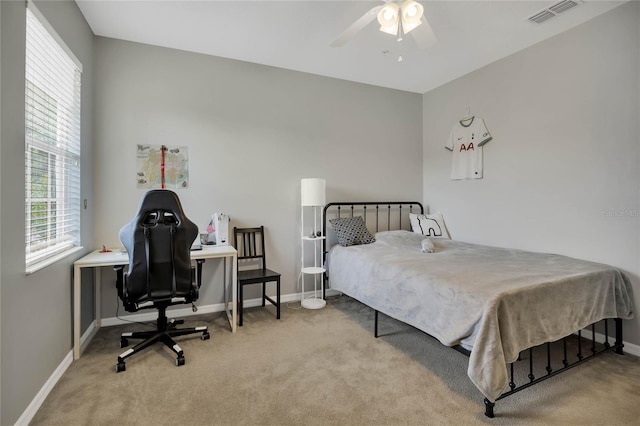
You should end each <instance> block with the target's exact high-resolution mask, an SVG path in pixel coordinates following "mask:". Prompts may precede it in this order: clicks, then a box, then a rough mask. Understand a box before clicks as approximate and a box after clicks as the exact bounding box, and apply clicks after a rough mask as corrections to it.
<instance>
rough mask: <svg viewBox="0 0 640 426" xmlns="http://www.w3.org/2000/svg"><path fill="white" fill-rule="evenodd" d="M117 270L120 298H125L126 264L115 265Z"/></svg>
mask: <svg viewBox="0 0 640 426" xmlns="http://www.w3.org/2000/svg"><path fill="white" fill-rule="evenodd" d="M113 270H114V271H116V288H117V289H118V297H119V298H120V300H124V298H123V295H124V265H117V266H114V267H113Z"/></svg>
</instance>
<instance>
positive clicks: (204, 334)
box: [201, 331, 211, 340]
mask: <svg viewBox="0 0 640 426" xmlns="http://www.w3.org/2000/svg"><path fill="white" fill-rule="evenodd" d="M201 339H202V340H209V339H211V335H210V334H209V332H208V331H207V332H204V333H202V337H201Z"/></svg>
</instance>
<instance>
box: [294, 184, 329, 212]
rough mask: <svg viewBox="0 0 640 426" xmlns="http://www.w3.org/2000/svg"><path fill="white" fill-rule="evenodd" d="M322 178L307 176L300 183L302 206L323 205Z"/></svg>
mask: <svg viewBox="0 0 640 426" xmlns="http://www.w3.org/2000/svg"><path fill="white" fill-rule="evenodd" d="M325 185H326V184H325V181H324V179H317V178H307V179H302V181H301V183H300V200H301V205H303V206H324V204H325Z"/></svg>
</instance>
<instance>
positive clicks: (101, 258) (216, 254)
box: [73, 246, 238, 359]
mask: <svg viewBox="0 0 640 426" xmlns="http://www.w3.org/2000/svg"><path fill="white" fill-rule="evenodd" d="M216 258H223V259H224V261H225V263H224V274H225V281H226V276H227V275H226V274H227V262H226V261H227V258H231V282H230V284H231V311H229V302H228V301H227V298H226V296H225V300H224V305H225V311H226V313H227V318H228V319H229V325H230V326H231V332H233V333H235V332H236V327H237V326H236V324H237V321H236V301H237V300H236V299H237V286H236V281H237V267H238V252H237V251H236V249H234V248H233V247H231V246H202V250H193V251H192V252H191V260H196V259H216ZM127 264H129V256H128V255H127V253H123V252H120V251H119V250H117V249H116V250H113V251H111V252H107V253H100V251H99V250H95V251H93V252H91V253H89V254H88V255H86V256H84V257H83V258H81V259H78V260H76V261H75V262H74V264H73V359H78V358H80V352H81V348H80V333H81V330H80V327H81V324H80V312H81V302H80V290H81V287H82V286H81V284H82V279H81V272H82V271H81V270H82V268H94V274H93V275H94V281H93V282H94V286H95V292H96V301H95V303H96V307H95V310H96V329H98V328H100V286H101V284H100V267H113V266H116V265H127ZM114 276H115V275H114ZM226 285H227V283H226V282H225V295H226V294H227V293H226Z"/></svg>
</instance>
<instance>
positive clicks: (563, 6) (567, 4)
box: [549, 0, 578, 13]
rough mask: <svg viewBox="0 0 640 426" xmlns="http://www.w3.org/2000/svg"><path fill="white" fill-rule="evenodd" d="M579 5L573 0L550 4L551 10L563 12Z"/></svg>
mask: <svg viewBox="0 0 640 426" xmlns="http://www.w3.org/2000/svg"><path fill="white" fill-rule="evenodd" d="M577 5H578V3H576V2H575V1H573V0H562V1H560V2H558V3H554V4H552V5H551V6H549V10H550V11H552V12H554V13H562V12H564V11H565V10H569V9H571V8H572V7H576V6H577Z"/></svg>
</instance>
